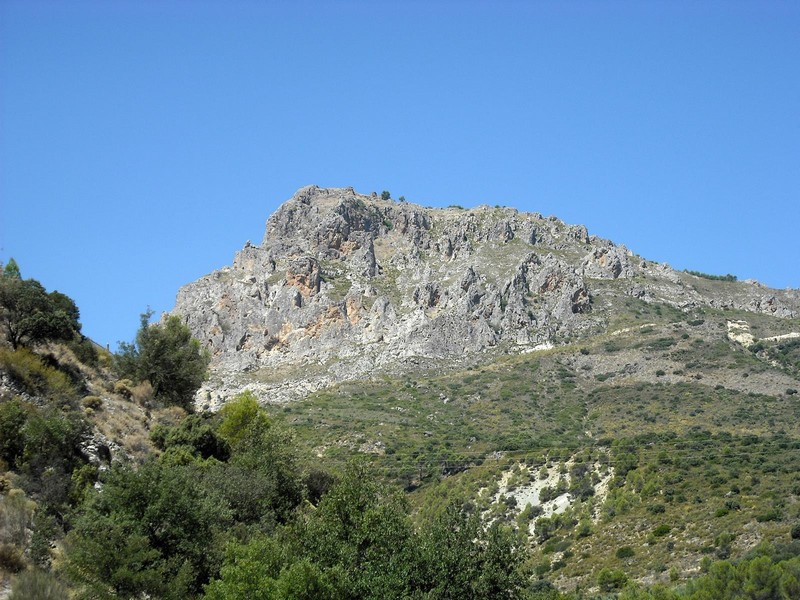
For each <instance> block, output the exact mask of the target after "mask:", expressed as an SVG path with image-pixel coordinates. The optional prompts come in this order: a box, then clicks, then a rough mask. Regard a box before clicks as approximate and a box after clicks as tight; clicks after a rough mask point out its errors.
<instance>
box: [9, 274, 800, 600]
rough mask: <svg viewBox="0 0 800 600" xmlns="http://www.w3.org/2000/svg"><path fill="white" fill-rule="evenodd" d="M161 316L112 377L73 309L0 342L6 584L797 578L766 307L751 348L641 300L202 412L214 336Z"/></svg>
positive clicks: (250, 585)
mask: <svg viewBox="0 0 800 600" xmlns="http://www.w3.org/2000/svg"><path fill="white" fill-rule="evenodd" d="M609 285H613V283H611V284H609ZM64 298H66V297H64ZM56 300H57V303H58V302H60V305H61V306H62V307H67V308H68V307H69V303H71V300H70V301H69V302H67V301H66V300H69V299H68V298H66V300H64V299H59V298H58V297H56ZM65 312H68V311H65ZM4 314H5V315H7V314H8V313H4ZM77 315H78V313H77V308H76V309H75V311H74V316H75V323H77ZM149 316H150V315H149V314H145V315H143V317H142V326H141V329H140V331H139V333H138V334H137V338H136V341H135V342H134V343H132V344H127V345H123V348H122V351H121V352H120V354H119V355H118V356H117V357H115V360H114V363H115V366H116V369H117V371H116V374H117V376H124V377H123V378H122V379H116V378H115V376H114V375H112V371H111V370H110V369H108V368H106V367H104V366H103V365H108V364H110V363H111V361H110V359H109V358H108V357H105V356H101V357H100V359H97V358H95V360H93V361H84V360H83V359H82V358H81V356H80V355H79V354H78V353H76V352H74V351H73V349H72V348H74V344H75V341H76V340H80V339H81V338H80V337H79V329H74V330H73V333H74V335H73V336H72V337H71V338H69V339H67V340H65V341H59V339H58V338H49V339H42V340H39V341H35V340H33V339H31V338H24V339H23V338H20V339H21V340H22V341H21V342H20V344H19V347H17V348H16V349H15V348H14V347H13V344H12V343H11V342H10V340H9V341H8V343H7V344H6V345H5V347H2V348H0V372H2V375H3V379H2V385H3V387H2V397H0V467H2V470H3V474H2V475H1V476H0V535H1V536H2V537H1V538H0V569H1V570H2V573H3V574H4V575H6V576H11V575H12V574H13V575H14V576H15V577H16V579H14V583H13V586H12V597H15V596H14V595H16V597H22V598H25V597H39V596H41V597H53V598H64V597H66V595H67V594H73V595H74V594H77V595H78V596H79V597H102V598H115V597H119V598H130V597H143V596H149V597H152V598H202V597H205V598H209V599H212V598H213V599H228V598H240V597H248V598H259V597H265V598H267V597H269V598H297V597H308V598H317V597H325V598H392V597H394V598H431V599H433V598H520V599H527V600H534V599H545V598H546V599H548V600H579V599H580V600H586V599H588V598H596V597H604V598H607V597H618V598H622V599H625V598H627V599H633V598H653V599H660V600H664V599H669V600H673V599H679V598H680V599H687V598H691V599H698V600H699V599H705V598H728V597H729V598H737V597H741V594H743V593H745V590H746V591H747V593H750V592H753V593H757V594H761V595H762V596H764V597H793V595H796V592H797V585H796V582H797V580H798V572H799V570H800V563H798V560H800V558H798V556H800V546H798V541H797V538H800V502H799V501H798V497H800V487H798V484H797V481H796V474H797V472H798V471H800V403H798V400H797V397H798V394H796V393H795V392H791V391H790V390H796V389H797V388H799V387H800V382H798V380H797V373H798V364H796V363H797V362H798V361H797V349H798V347H800V346H799V345H798V343H797V341H796V339H794V338H792V337H775V336H776V335H778V334H780V333H781V331H780V330H779V329H778V327H779V324H777V322H776V320H775V319H771V318H770V317H768V316H763V315H762V316H759V317H758V318H753V320H752V321H753V331H756V332H757V333H758V335H759V337H760V338H761V339H762V341H761V342H758V343H756V344H754V345H753V346H752V347H751V348H749V349H747V350H746V349H745V348H743V347H742V346H741V345H739V344H738V343H737V342H736V341H734V340H732V339H730V338H728V337H727V332H728V329H727V328H726V322H727V320H728V318H730V317H732V316H734V317H735V318H737V319H741V318H744V317H746V316H747V315H746V314H744V315H743V314H742V313H741V312H737V313H735V314H734V315H732V314H731V313H726V312H724V311H719V310H711V309H702V310H700V309H698V310H695V311H692V312H691V313H683V312H681V311H678V310H676V309H675V308H672V307H669V306H666V305H659V304H655V303H646V302H643V301H641V300H637V299H632V298H631V299H628V300H627V301H626V302H625V303H624V304H618V305H615V308H614V309H613V310H609V313H608V317H607V318H608V323H609V325H608V328H607V329H606V330H603V331H599V330H593V331H592V335H586V336H584V337H581V338H578V339H576V340H574V344H573V345H565V346H562V347H559V348H553V349H549V350H542V351H537V352H532V353H529V354H523V355H511V356H508V355H502V353H499V352H498V353H495V354H491V355H487V359H486V360H484V361H483V362H480V361H474V362H473V364H472V365H471V366H468V367H466V368H463V369H459V370H450V371H441V372H436V373H431V372H424V371H421V370H420V371H418V372H410V373H408V374H405V375H402V376H399V377H390V376H388V375H383V376H381V377H379V378H377V379H376V380H374V381H370V382H349V383H344V384H340V385H338V386H336V387H331V388H327V389H324V390H321V391H319V392H317V393H315V394H311V395H310V396H308V397H307V398H306V399H305V400H302V401H298V402H293V403H289V404H285V405H281V406H272V407H270V408H269V409H265V408H264V407H263V406H262V405H261V404H260V402H259V400H263V399H259V398H258V397H257V396H256V395H255V394H253V393H251V392H245V393H242V394H240V395H238V396H237V397H235V398H233V399H231V400H230V401H229V402H228V403H227V404H226V405H225V406H224V407H223V409H222V410H220V411H219V412H218V413H217V414H212V413H207V412H197V413H193V412H191V411H189V410H186V409H191V408H192V406H191V399H192V395H193V393H194V391H195V390H196V389H197V386H198V385H199V384H200V382H202V376H203V375H204V373H205V368H206V365H207V356H205V355H204V354H203V353H202V352H201V351H200V350H199V345H198V344H197V342H196V341H194V340H192V338H191V336H190V335H188V330H187V329H186V327H185V326H183V325H182V324H181V322H180V320H179V319H177V318H176V317H172V318H170V319H167V320H166V321H164V322H163V323H161V324H156V325H150V324H149ZM4 318H5V317H4ZM792 323H793V324H794V323H795V322H794V321H792ZM78 327H79V326H78ZM176 384H177V385H176ZM111 447H113V449H114V454H113V456H112V454H111V450H110V448H111ZM103 448H104V449H103ZM354 458H355V461H354ZM31 590H39V591H31ZM37 594H38V595H39V596H37ZM46 594H47V595H46ZM598 594H599V596H598ZM737 594H738V595H737ZM31 595H33V596H31ZM48 595H49V596H48Z"/></svg>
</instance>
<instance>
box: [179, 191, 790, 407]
mask: <svg viewBox="0 0 800 600" xmlns="http://www.w3.org/2000/svg"><path fill="white" fill-rule="evenodd" d="M694 279H697V278H693V277H692V276H690V275H687V274H684V273H678V272H676V271H674V270H672V269H670V268H669V267H668V266H666V265H659V264H656V263H651V262H645V261H642V260H641V259H639V258H638V257H636V256H634V255H633V254H632V253H631V252H630V251H629V250H627V249H626V248H625V247H624V246H617V245H615V244H613V243H612V242H610V241H607V240H602V239H600V238H597V237H595V236H591V237H590V236H589V235H588V232H587V231H586V228H585V227H583V226H572V225H567V224H565V223H563V222H561V221H559V220H558V219H556V218H554V217H543V216H542V215H539V214H535V213H520V212H518V211H516V210H514V209H509V208H490V207H488V206H480V207H477V208H474V209H470V210H465V209H461V208H448V209H433V208H424V207H421V206H418V205H415V204H410V203H405V202H399V203H398V202H394V201H391V200H381V199H379V198H377V197H375V196H365V195H361V194H358V193H356V192H355V191H354V190H353V189H352V188H344V189H323V188H319V187H316V186H310V187H306V188H303V189H301V190H299V191H298V192H297V193H296V194H295V195H294V196H293V197H292V198H291V199H290V200H288V201H287V202H285V203H284V204H283V205H282V206H281V207H280V208H279V209H278V210H277V211H276V212H275V214H273V215H272V216H271V217H270V218H269V220H268V222H267V228H266V233H265V236H264V239H263V241H262V243H261V245H259V246H255V245H252V244H250V243H249V242H248V243H247V245H245V247H244V248H243V249H242V250H241V251H239V252H238V253H237V254H236V256H235V258H234V261H233V265H232V266H230V267H226V268H223V269H220V270H219V271H215V272H213V273H211V274H209V275H207V276H205V277H203V278H201V279H199V280H198V281H195V282H194V283H191V284H189V285H187V286H185V287H183V288H181V290H180V291H179V293H178V298H177V302H176V306H175V309H174V311H173V312H174V313H177V314H180V315H181V316H182V318H183V319H184V320H185V322H186V323H187V324H188V326H189V327H190V329H191V331H192V333H193V334H194V336H195V337H197V338H198V339H199V340H200V341H201V342H202V343H203V344H204V345H205V346H206V347H208V348H209V349H210V351H211V353H212V357H213V360H212V373H213V375H212V377H211V379H210V380H209V382H208V383H207V384H206V386H204V388H203V389H201V391H200V392H199V393H198V398H197V402H198V404H199V405H200V406H208V407H210V408H216V407H218V406H219V404H220V403H221V402H224V401H225V400H226V399H227V398H228V397H230V396H231V395H232V394H235V393H237V392H238V391H240V390H241V389H244V388H250V389H253V390H254V391H256V393H258V394H259V395H260V396H261V397H262V399H264V400H265V401H285V400H290V399H293V398H298V397H302V396H303V395H305V394H307V393H309V392H310V391H313V390H315V389H318V388H320V387H323V386H326V385H329V384H331V383H334V382H338V381H343V380H348V379H358V378H369V377H370V376H371V375H372V374H374V373H376V372H377V371H378V370H380V371H381V372H403V371H405V370H408V369H412V368H437V367H441V368H446V367H447V366H452V365H458V364H463V362H465V361H474V360H478V358H479V357H480V356H481V355H484V354H486V353H487V352H489V353H491V352H518V351H524V350H526V349H531V348H536V347H538V346H542V345H552V344H558V343H562V342H566V341H569V340H571V339H574V338H576V337H580V336H581V335H585V334H587V333H589V332H592V331H598V330H602V328H603V327H604V326H605V325H606V319H607V316H606V315H605V314H604V313H603V312H602V311H598V310H596V309H595V307H594V305H593V304H594V297H595V295H596V294H599V295H600V296H604V297H612V296H614V295H615V294H616V295H623V296H633V297H636V298H639V299H641V300H644V301H645V302H665V303H668V304H672V305H674V306H678V307H680V308H691V307H692V306H697V305H700V304H702V305H712V306H717V305H719V306H720V307H723V306H726V305H729V306H732V307H741V308H743V309H745V310H758V311H765V312H769V313H770V314H774V315H777V316H791V315H793V314H796V311H797V306H798V299H797V297H796V295H795V296H794V297H792V296H791V294H789V293H788V292H787V293H784V294H782V293H779V292H776V291H775V290H768V289H766V288H761V287H760V286H757V285H755V284H745V283H741V284H737V287H736V288H735V290H734V292H735V293H733V295H731V296H728V297H725V298H717V297H709V296H708V295H707V294H704V293H703V291H702V290H700V289H698V288H697V285H696V283H697V282H695V281H693V280H694ZM701 283H702V282H701Z"/></svg>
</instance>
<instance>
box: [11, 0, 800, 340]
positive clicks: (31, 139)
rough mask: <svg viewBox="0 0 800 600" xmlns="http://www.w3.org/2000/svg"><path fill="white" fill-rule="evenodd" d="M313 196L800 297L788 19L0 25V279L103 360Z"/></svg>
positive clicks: (393, 16)
mask: <svg viewBox="0 0 800 600" xmlns="http://www.w3.org/2000/svg"><path fill="white" fill-rule="evenodd" d="M312 183H314V184H318V185H321V186H326V187H334V186H353V187H355V188H356V190H358V191H361V192H365V193H368V192H371V191H378V192H380V191H381V190H390V191H391V192H392V193H393V195H394V197H398V196H400V195H401V194H402V195H405V196H406V198H407V199H408V200H409V201H412V202H418V203H421V204H425V205H434V206H443V205H448V204H452V203H458V204H462V205H465V206H471V205H477V204H484V203H485V204H504V205H510V206H514V207H517V208H519V209H521V210H529V211H537V212H541V213H544V214H546V215H547V214H554V215H556V216H558V217H559V218H561V219H563V220H565V221H567V222H570V223H582V224H585V225H586V226H587V227H588V228H589V231H590V233H593V234H597V235H600V236H602V237H606V238H610V239H612V240H614V241H616V242H618V243H624V244H626V245H627V246H628V247H629V248H631V249H632V250H633V251H634V252H636V253H638V254H640V255H642V256H645V257H647V258H650V259H653V260H658V261H665V262H668V263H670V264H671V265H672V266H674V267H676V268H680V269H683V268H689V269H696V270H701V271H706V272H710V273H720V274H722V273H733V274H736V275H737V276H739V278H740V279H744V278H756V279H759V280H761V281H763V282H764V283H766V284H769V285H771V286H774V287H787V286H791V287H800V269H799V268H798V259H799V258H800V244H798V230H799V229H800V3H798V2H765V1H758V2H736V1H725V2H702V1H694V0H693V1H691V2H679V1H674V2H673V1H671V2H638V1H636V2H600V1H590V2H579V1H571V2H570V1H567V2H534V1H529V2H488V1H487V2H476V1H469V0H466V1H464V0H461V1H452V2H444V1H438V2H437V1H435V0H434V1H414V0H412V1H403V2H380V1H367V0H364V1H360V0H359V1H344V2H313V3H309V2H289V1H286V2H267V1H264V2H242V1H238V2H237V1H225V2H222V1H219V2H209V1H206V2H202V1H189V0H185V1H155V0H137V1H135V2H121V1H114V0H104V1H97V2H80V1H70V2H39V1H36V0H25V1H10V0H0V246H1V249H0V260H3V261H7V260H8V257H10V256H13V257H15V258H16V260H17V262H18V263H19V264H20V267H21V269H22V273H23V276H25V277H34V278H36V279H39V280H40V281H41V282H42V283H43V284H44V285H45V286H46V287H47V288H48V289H49V290H53V289H57V290H59V291H61V292H64V293H66V294H68V295H69V296H71V297H73V298H74V299H75V300H76V302H77V303H78V306H79V307H80V309H81V312H82V321H83V324H84V332H85V333H86V334H88V335H90V336H91V337H93V338H94V339H96V340H97V341H99V342H101V343H109V344H111V347H112V349H114V348H116V342H117V341H119V340H131V339H132V338H133V336H134V334H135V331H136V328H137V326H138V315H139V313H140V312H142V311H144V310H145V308H146V307H147V306H148V305H149V306H151V307H152V308H153V309H154V310H156V312H161V311H165V310H169V309H171V308H172V306H173V303H174V299H175V294H176V292H177V290H178V288H179V287H180V286H181V285H183V284H185V283H188V282H190V281H193V280H194V279H196V278H198V277H200V276H202V275H204V274H206V273H209V272H210V271H212V270H213V269H216V268H219V267H222V266H223V265H226V264H230V263H231V261H232V258H233V255H234V252H235V251H236V250H238V249H239V248H241V247H242V246H243V245H244V243H245V241H246V240H248V239H250V240H252V241H253V242H254V243H258V242H259V241H260V240H261V238H262V236H263V232H264V223H265V221H266V219H267V217H268V216H269V215H270V214H271V213H272V212H273V211H274V210H275V208H276V207H277V206H278V205H279V204H280V203H281V202H282V201H284V200H286V199H287V198H289V197H290V196H291V195H292V194H293V193H294V191H295V190H296V189H297V188H299V187H302V186H304V185H308V184H312Z"/></svg>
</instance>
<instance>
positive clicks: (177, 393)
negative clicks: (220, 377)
mask: <svg viewBox="0 0 800 600" xmlns="http://www.w3.org/2000/svg"><path fill="white" fill-rule="evenodd" d="M152 315H153V312H152V311H150V310H148V311H147V312H145V313H143V314H142V315H141V326H140V328H139V331H138V332H137V334H136V340H135V341H134V342H133V343H131V344H129V343H126V342H122V343H121V344H120V352H119V354H118V355H117V357H116V366H117V371H118V372H119V374H120V376H121V377H127V378H130V379H133V380H135V381H137V382H142V381H149V382H150V384H151V385H152V386H153V393H154V395H155V397H156V399H157V400H160V401H162V402H164V403H165V404H176V405H179V406H183V407H184V408H186V409H191V407H192V397H193V396H194V393H195V392H196V391H197V389H198V388H199V387H200V385H201V384H202V383H203V380H204V379H205V378H206V370H207V368H208V363H209V360H210V357H209V354H208V351H207V350H204V349H202V348H201V347H200V342H198V341H197V340H196V339H194V338H193V337H192V334H191V332H190V331H189V328H188V327H187V326H186V325H184V324H183V323H182V322H181V320H180V318H179V317H177V316H175V315H173V316H170V317H168V318H167V319H166V320H165V321H164V322H163V323H158V324H153V325H151V324H150V317H152Z"/></svg>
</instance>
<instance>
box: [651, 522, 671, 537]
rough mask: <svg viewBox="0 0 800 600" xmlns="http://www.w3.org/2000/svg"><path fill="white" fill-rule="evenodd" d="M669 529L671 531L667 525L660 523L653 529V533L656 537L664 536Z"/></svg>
mask: <svg viewBox="0 0 800 600" xmlns="http://www.w3.org/2000/svg"><path fill="white" fill-rule="evenodd" d="M670 531H672V528H671V527H670V526H669V525H666V524H664V523H662V524H661V525H659V526H658V527H656V528H655V529H653V535H654V536H656V537H664V536H665V535H667V534H668V533H669V532H670Z"/></svg>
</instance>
